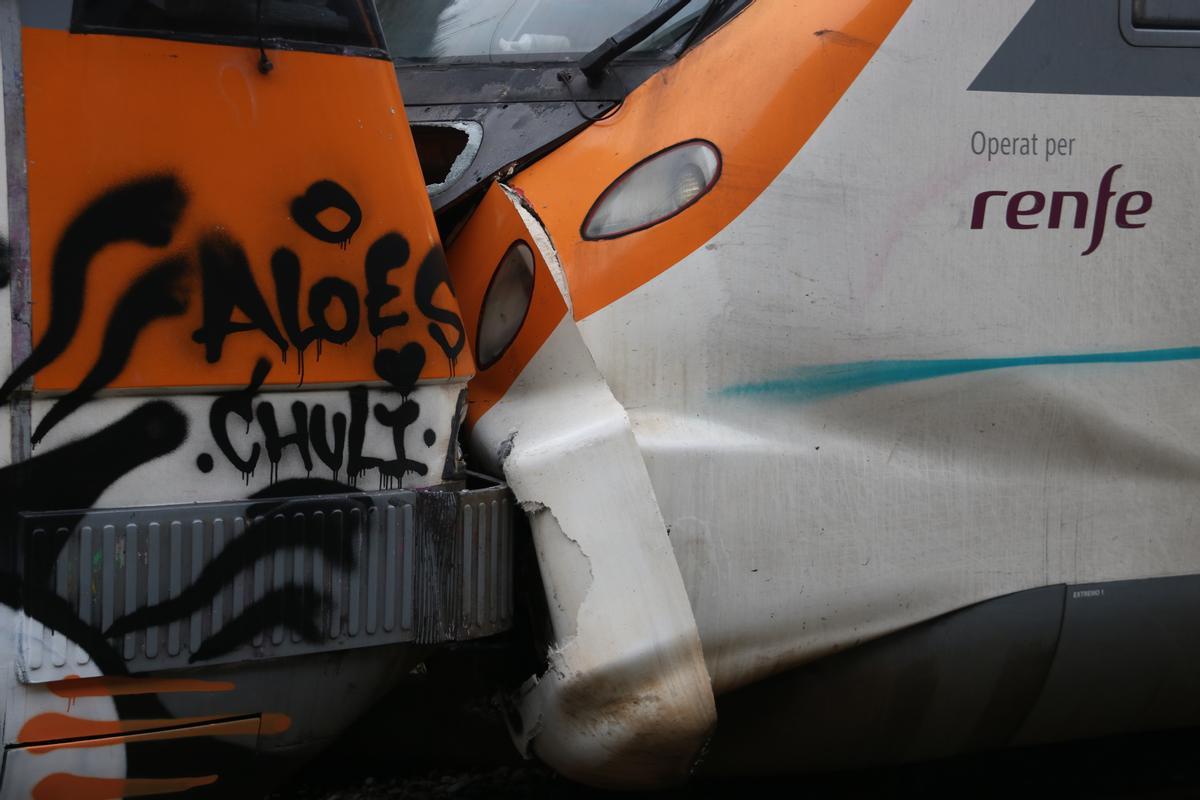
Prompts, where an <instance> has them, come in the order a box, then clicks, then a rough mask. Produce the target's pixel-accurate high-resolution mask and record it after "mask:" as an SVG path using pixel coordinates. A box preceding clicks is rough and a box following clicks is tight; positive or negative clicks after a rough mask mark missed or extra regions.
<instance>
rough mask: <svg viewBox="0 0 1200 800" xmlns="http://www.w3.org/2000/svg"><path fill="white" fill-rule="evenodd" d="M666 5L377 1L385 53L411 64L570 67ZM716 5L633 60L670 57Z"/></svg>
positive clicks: (697, 6)
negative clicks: (550, 63)
mask: <svg viewBox="0 0 1200 800" xmlns="http://www.w3.org/2000/svg"><path fill="white" fill-rule="evenodd" d="M667 2H668V0H376V4H377V6H378V7H379V18H380V20H381V21H382V23H383V30H384V36H385V38H386V39H387V44H388V50H389V51H390V52H391V54H392V57H393V58H402V59H406V60H413V61H429V60H435V59H456V60H464V61H529V60H560V59H561V60H573V59H575V58H578V57H579V56H581V55H583V54H584V53H587V52H589V51H591V50H592V49H593V48H595V47H596V46H597V45H599V44H600V43H601V42H603V41H604V40H605V39H607V38H609V37H610V36H613V35H615V34H616V33H618V32H619V31H620V30H621V29H622V28H624V27H625V26H627V25H629V24H630V23H631V22H634V21H636V20H637V19H640V18H641V17H642V16H644V15H646V14H648V13H649V12H651V11H653V10H654V9H656V8H659V7H661V6H663V5H665V4H666V3H667ZM711 2H713V0H692V2H690V3H688V4H687V5H686V6H685V7H684V8H683V9H682V10H681V11H680V12H679V13H678V14H676V15H675V16H674V17H672V18H671V20H670V21H669V22H668V23H667V24H666V25H663V26H662V28H660V29H659V30H658V31H656V32H655V33H654V34H653V35H652V36H650V37H649V38H648V39H646V40H645V41H644V42H642V43H641V44H639V45H638V46H637V47H635V48H634V49H633V50H632V51H631V52H634V53H643V54H661V53H663V52H666V51H669V50H670V48H671V46H672V45H674V44H676V43H677V42H679V41H680V40H681V39H683V37H684V36H685V35H686V34H687V33H688V32H689V31H690V30H691V29H692V26H694V25H695V24H696V23H697V22H698V21H699V19H700V15H701V14H702V13H703V12H704V9H705V8H707V7H708V5H709V4H710V3H711Z"/></svg>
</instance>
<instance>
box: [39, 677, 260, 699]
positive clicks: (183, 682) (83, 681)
mask: <svg viewBox="0 0 1200 800" xmlns="http://www.w3.org/2000/svg"><path fill="white" fill-rule="evenodd" d="M45 686H46V688H47V689H49V690H50V691H51V692H53V693H54V694H56V695H58V696H59V697H68V698H72V699H74V698H78V697H117V696H119V695H131V694H170V693H174V692H231V691H233V690H234V689H235V688H237V687H235V686H234V685H233V684H232V683H229V682H228V681H198V680H188V679H183V678H175V679H169V678H133V677H128V676H111V677H110V676H104V675H102V676H100V677H97V678H80V677H78V676H76V675H68V676H67V677H66V678H64V679H63V680H61V681H51V682H50V683H47V684H45Z"/></svg>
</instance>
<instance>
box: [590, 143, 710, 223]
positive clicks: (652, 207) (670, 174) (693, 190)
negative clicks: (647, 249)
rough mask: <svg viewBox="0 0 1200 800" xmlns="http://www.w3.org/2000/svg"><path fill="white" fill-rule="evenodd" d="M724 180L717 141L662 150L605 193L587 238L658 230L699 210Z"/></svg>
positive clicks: (595, 209)
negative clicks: (693, 208) (690, 209)
mask: <svg viewBox="0 0 1200 800" xmlns="http://www.w3.org/2000/svg"><path fill="white" fill-rule="evenodd" d="M720 177H721V153H720V151H719V150H717V147H716V145H714V144H713V143H712V142H708V141H705V140H704V139H692V140H691V141H687V142H680V143H679V144H677V145H673V146H671V147H668V148H667V149H665V150H660V151H659V152H657V153H655V154H654V155H652V156H650V157H649V158H646V159H645V160H643V161H641V162H640V163H638V164H635V165H634V166H633V167H631V168H630V169H628V170H626V172H625V173H624V174H623V175H621V177H619V178H617V179H616V180H615V181H613V183H612V185H610V186H609V187H608V188H607V189H605V190H604V193H603V194H601V195H600V197H599V199H598V200H596V202H595V204H594V205H593V206H592V208H591V210H590V211H589V212H588V214H587V217H586V218H585V219H584V221H583V227H582V229H581V233H582V235H583V238H584V239H588V240H597V239H615V238H616V237H618V236H625V235H626V234H629V233H633V232H635V231H641V230H645V229H646V228H649V227H652V226H654V225H657V224H658V223H660V222H663V221H664V220H668V219H670V218H671V217H673V216H675V215H676V214H678V213H680V212H681V211H683V210H684V209H686V208H688V207H689V206H691V205H694V204H695V203H696V202H697V201H698V200H699V199H700V198H701V197H703V196H704V195H706V194H708V192H709V191H711V190H712V187H713V186H714V185H715V184H716V182H717V179H718V178H720Z"/></svg>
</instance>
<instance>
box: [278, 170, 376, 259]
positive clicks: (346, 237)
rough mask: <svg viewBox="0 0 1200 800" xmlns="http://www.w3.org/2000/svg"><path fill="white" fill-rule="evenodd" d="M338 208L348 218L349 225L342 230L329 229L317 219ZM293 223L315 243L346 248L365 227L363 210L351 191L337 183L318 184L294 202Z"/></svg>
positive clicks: (292, 210) (292, 208) (292, 209)
mask: <svg viewBox="0 0 1200 800" xmlns="http://www.w3.org/2000/svg"><path fill="white" fill-rule="evenodd" d="M331 208H336V209H337V210H338V211H341V212H342V213H343V214H345V215H346V224H345V225H343V226H342V228H341V230H332V229H330V228H327V227H325V225H324V224H323V223H322V222H321V220H319V219H317V215H319V214H320V213H321V212H322V211H328V210H329V209H331ZM291 212H292V219H294V220H295V221H296V224H297V225H299V226H300V227H301V228H302V229H304V232H305V233H307V234H308V235H310V236H312V237H313V238H314V239H320V240H321V241H322V242H329V243H330V244H339V245H341V244H345V243H346V242H348V241H350V237H351V236H353V235H354V232H355V231H357V230H358V226H359V225H361V224H362V209H361V208H359V205H358V201H356V200H355V199H354V197H353V195H351V194H350V193H349V192H348V191H346V190H345V189H344V188H342V186H341V185H339V184H337V183H335V182H333V181H317V182H316V183H314V184H313V185H312V186H309V187H308V190H307V191H306V192H305V193H304V194H302V195H300V196H299V197H297V198H296V199H295V200H293V201H292V206H291Z"/></svg>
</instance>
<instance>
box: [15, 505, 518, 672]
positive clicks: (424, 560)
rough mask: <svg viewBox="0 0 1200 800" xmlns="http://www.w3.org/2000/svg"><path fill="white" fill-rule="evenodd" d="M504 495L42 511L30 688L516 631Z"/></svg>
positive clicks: (25, 560)
mask: <svg viewBox="0 0 1200 800" xmlns="http://www.w3.org/2000/svg"><path fill="white" fill-rule="evenodd" d="M512 513H513V508H512V502H511V500H510V497H509V495H508V492H507V490H506V489H505V488H504V487H492V488H487V489H481V490H474V491H459V492H452V491H436V490H435V491H420V492H409V491H405V492H378V493H374V492H371V493H361V494H353V495H328V496H321V497H305V498H283V499H276V500H254V501H247V502H236V503H220V504H205V505H186V506H158V507H146V508H134V509H111V510H102V511H92V512H87V513H83V514H80V513H58V512H56V513H45V514H43V513H39V514H29V515H25V516H24V517H23V518H22V523H21V531H20V536H19V542H20V548H21V552H20V554H19V556H18V558H19V563H20V564H21V574H22V586H23V589H22V592H23V604H24V607H25V609H26V612H27V619H26V621H25V622H24V624H23V626H22V627H23V629H22V631H21V632H20V634H19V642H18V653H19V655H18V658H19V664H20V666H21V672H22V675H23V676H24V678H25V680H26V681H27V682H39V681H45V680H54V679H56V678H59V677H62V676H63V675H64V674H69V673H71V672H72V671H76V670H77V669H78V667H79V666H82V665H85V664H88V663H89V662H91V661H93V660H94V661H96V662H97V666H99V667H100V668H101V670H105V669H106V667H107V668H111V667H110V666H109V665H111V664H112V663H113V662H114V661H117V662H120V663H121V664H122V665H123V668H124V669H125V670H128V671H130V672H138V671H145V670H163V669H171V668H179V667H188V666H196V665H198V664H214V663H231V662H240V661H246V660H249V659H259V658H274V657H281V656H290V655H299V654H303V653H312V652H325V651H330V650H340V649H348V648H356V647H372V646H376V645H383V644H396V643H403V642H415V643H424V644H429V643H436V642H443V641H452V640H461V639H467V638H473V637H478V636H487V635H490V634H493V633H497V632H499V631H502V630H505V629H506V628H507V627H508V626H509V624H510V622H511V617H512V596H511V595H512V582H511V560H512V542H511V536H512V525H511V516H512Z"/></svg>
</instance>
